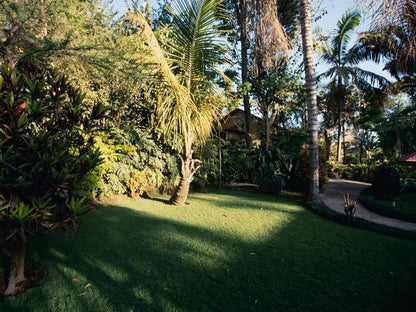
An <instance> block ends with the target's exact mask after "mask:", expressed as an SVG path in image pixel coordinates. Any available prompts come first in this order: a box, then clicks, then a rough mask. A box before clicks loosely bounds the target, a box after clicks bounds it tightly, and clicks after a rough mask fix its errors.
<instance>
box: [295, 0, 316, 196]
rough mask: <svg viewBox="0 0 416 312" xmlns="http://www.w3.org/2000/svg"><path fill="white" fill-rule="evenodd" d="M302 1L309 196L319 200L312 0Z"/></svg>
mask: <svg viewBox="0 0 416 312" xmlns="http://www.w3.org/2000/svg"><path fill="white" fill-rule="evenodd" d="M299 1H300V7H301V9H300V22H301V31H302V46H303V62H304V67H305V80H306V95H307V99H306V101H307V105H308V128H309V135H310V145H309V149H310V155H311V168H310V170H311V181H310V185H311V187H310V194H309V197H310V199H311V200H312V201H314V202H317V201H319V199H320V197H319V145H318V139H319V137H318V105H317V91H316V80H315V63H314V58H313V40H312V18H311V2H310V0H299Z"/></svg>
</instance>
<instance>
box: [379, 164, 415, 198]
mask: <svg viewBox="0 0 416 312" xmlns="http://www.w3.org/2000/svg"><path fill="white" fill-rule="evenodd" d="M411 181H413V179H412V171H411V170H410V168H409V167H408V166H406V165H403V164H399V163H397V162H396V163H394V162H390V163H383V164H381V165H380V166H378V167H377V168H376V169H375V172H374V180H373V184H372V192H373V196H374V198H376V199H385V200H393V199H394V198H400V193H401V192H402V191H403V190H404V189H405V187H406V185H408V184H410V182H411Z"/></svg>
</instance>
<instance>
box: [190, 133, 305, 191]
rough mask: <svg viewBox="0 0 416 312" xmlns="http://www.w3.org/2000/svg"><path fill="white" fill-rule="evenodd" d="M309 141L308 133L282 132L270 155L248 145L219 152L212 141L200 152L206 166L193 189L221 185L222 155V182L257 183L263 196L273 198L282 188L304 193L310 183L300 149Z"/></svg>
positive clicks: (227, 148) (196, 175) (200, 170)
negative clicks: (265, 194)
mask: <svg viewBox="0 0 416 312" xmlns="http://www.w3.org/2000/svg"><path fill="white" fill-rule="evenodd" d="M306 140H307V133H305V132H303V131H299V130H281V132H280V133H279V134H278V136H276V137H274V140H273V145H272V146H271V148H270V149H269V150H268V151H264V150H262V149H256V148H252V149H250V148H247V146H246V145H245V144H232V145H231V144H230V145H228V144H227V145H225V146H222V148H221V151H220V150H219V146H218V143H219V141H218V139H213V140H212V141H210V142H208V143H207V145H206V147H205V148H203V149H202V150H201V151H197V155H198V157H199V158H200V159H201V160H203V162H202V164H201V167H200V169H199V170H198V171H197V173H196V174H195V181H194V184H195V185H194V188H196V189H201V188H205V187H215V186H217V185H218V183H219V179H220V172H219V168H220V160H219V153H221V180H222V182H225V183H234V182H239V183H256V184H259V187H260V190H261V191H262V192H265V193H273V194H278V193H280V191H281V189H282V188H283V187H286V188H288V189H291V190H304V189H305V187H304V184H305V183H307V180H306V178H305V172H304V170H303V166H302V158H301V149H302V146H303V145H304V144H305V143H306ZM222 144H223V143H222Z"/></svg>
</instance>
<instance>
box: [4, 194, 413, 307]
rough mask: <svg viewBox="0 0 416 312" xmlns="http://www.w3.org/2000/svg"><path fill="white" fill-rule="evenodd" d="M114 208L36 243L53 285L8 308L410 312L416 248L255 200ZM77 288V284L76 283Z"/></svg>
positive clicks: (289, 202)
mask: <svg viewBox="0 0 416 312" xmlns="http://www.w3.org/2000/svg"><path fill="white" fill-rule="evenodd" d="M189 201H190V202H191V204H190V205H187V206H185V207H172V206H168V205H165V204H163V203H162V202H161V201H160V200H159V201H155V200H140V201H134V200H126V201H123V202H122V203H119V204H111V205H110V204H107V205H103V206H100V207H99V208H98V209H97V210H95V211H93V212H91V213H89V214H88V215H86V216H85V217H84V223H83V225H82V226H81V228H80V231H79V233H78V235H77V236H76V238H75V240H73V241H65V242H62V243H59V242H58V241H57V238H56V237H54V236H49V237H44V238H42V239H40V240H38V241H34V242H33V243H32V244H31V245H30V248H29V253H30V254H31V257H32V259H33V260H36V261H39V262H40V263H42V264H43V266H44V269H45V271H46V278H45V279H44V280H43V281H42V283H41V285H40V286H39V287H37V288H34V289H31V290H29V291H28V292H26V293H24V294H22V295H20V296H17V297H13V298H7V299H5V300H4V301H2V302H0V311H358V310H359V311H413V308H414V306H415V304H416V290H415V282H416V243H414V242H411V241H406V240H402V239H396V238H392V237H388V236H385V235H382V234H377V233H371V232H367V231H362V230H358V229H353V228H349V227H345V226H343V225H340V224H336V223H332V222H330V221H328V220H325V219H322V218H320V217H319V216H316V215H314V214H312V213H310V212H309V211H307V210H304V209H303V208H302V207H301V206H299V205H298V203H297V201H296V200H294V199H285V198H281V197H276V196H266V195H259V194H253V193H246V192H233V191H217V192H213V193H208V194H192V195H191V196H190V198H189ZM73 279H75V280H73Z"/></svg>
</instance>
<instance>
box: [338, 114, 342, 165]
mask: <svg viewBox="0 0 416 312" xmlns="http://www.w3.org/2000/svg"><path fill="white" fill-rule="evenodd" d="M337 135H338V136H337V163H339V164H340V163H341V151H342V111H341V108H340V109H339V115H338V134H337Z"/></svg>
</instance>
